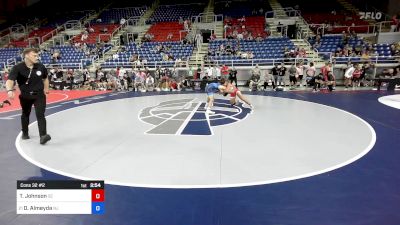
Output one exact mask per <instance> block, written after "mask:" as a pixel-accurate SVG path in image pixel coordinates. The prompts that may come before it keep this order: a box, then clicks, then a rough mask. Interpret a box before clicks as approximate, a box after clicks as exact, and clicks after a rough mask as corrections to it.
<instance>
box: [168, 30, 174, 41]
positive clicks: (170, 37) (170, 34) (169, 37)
mask: <svg viewBox="0 0 400 225" xmlns="http://www.w3.org/2000/svg"><path fill="white" fill-rule="evenodd" d="M173 36H174V35H173V34H172V33H171V32H170V33H168V36H167V40H168V41H171V40H172V37H173Z"/></svg>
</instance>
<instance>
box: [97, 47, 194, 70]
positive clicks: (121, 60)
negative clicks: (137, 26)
mask: <svg viewBox="0 0 400 225" xmlns="http://www.w3.org/2000/svg"><path fill="white" fill-rule="evenodd" d="M160 44H162V45H163V46H171V49H170V50H169V51H166V52H165V53H170V54H172V56H173V57H174V58H175V59H178V58H180V59H182V60H183V61H185V60H186V59H187V58H188V57H190V56H191V55H192V52H193V45H184V44H181V43H180V42H145V43H143V45H142V46H140V47H138V46H137V45H136V44H135V43H131V44H129V45H127V46H126V51H125V52H124V53H119V54H118V58H117V59H114V58H112V59H108V60H107V61H106V62H105V63H103V64H102V67H104V68H115V67H116V65H119V66H128V67H132V65H133V64H132V62H130V61H129V60H130V58H131V56H132V55H134V54H136V55H138V56H139V58H140V59H146V60H147V62H148V64H150V65H154V62H157V65H161V66H173V65H174V63H175V61H163V59H162V55H161V53H159V52H157V50H156V46H157V45H160ZM162 61H163V62H162Z"/></svg>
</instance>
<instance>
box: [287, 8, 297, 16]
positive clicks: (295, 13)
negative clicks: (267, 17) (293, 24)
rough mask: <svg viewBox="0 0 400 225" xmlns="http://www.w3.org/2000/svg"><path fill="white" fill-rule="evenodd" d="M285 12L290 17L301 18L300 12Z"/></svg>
mask: <svg viewBox="0 0 400 225" xmlns="http://www.w3.org/2000/svg"><path fill="white" fill-rule="evenodd" d="M285 12H286V15H287V16H288V17H300V16H301V12H300V10H295V9H290V10H287V11H285Z"/></svg>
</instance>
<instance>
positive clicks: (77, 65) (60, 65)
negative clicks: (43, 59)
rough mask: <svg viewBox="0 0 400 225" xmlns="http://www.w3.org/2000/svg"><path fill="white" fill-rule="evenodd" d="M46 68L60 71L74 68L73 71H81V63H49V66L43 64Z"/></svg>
mask: <svg viewBox="0 0 400 225" xmlns="http://www.w3.org/2000/svg"><path fill="white" fill-rule="evenodd" d="M44 65H45V66H46V67H50V68H54V67H57V68H61V69H64V68H65V69H68V68H74V69H80V70H81V69H83V66H82V62H81V63H50V64H44Z"/></svg>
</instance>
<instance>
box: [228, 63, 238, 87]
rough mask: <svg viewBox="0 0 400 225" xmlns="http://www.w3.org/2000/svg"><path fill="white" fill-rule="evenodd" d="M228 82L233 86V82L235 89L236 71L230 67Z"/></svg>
mask: <svg viewBox="0 0 400 225" xmlns="http://www.w3.org/2000/svg"><path fill="white" fill-rule="evenodd" d="M229 82H230V83H231V84H233V82H235V86H236V87H237V70H236V69H235V67H232V69H231V70H230V72H229Z"/></svg>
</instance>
